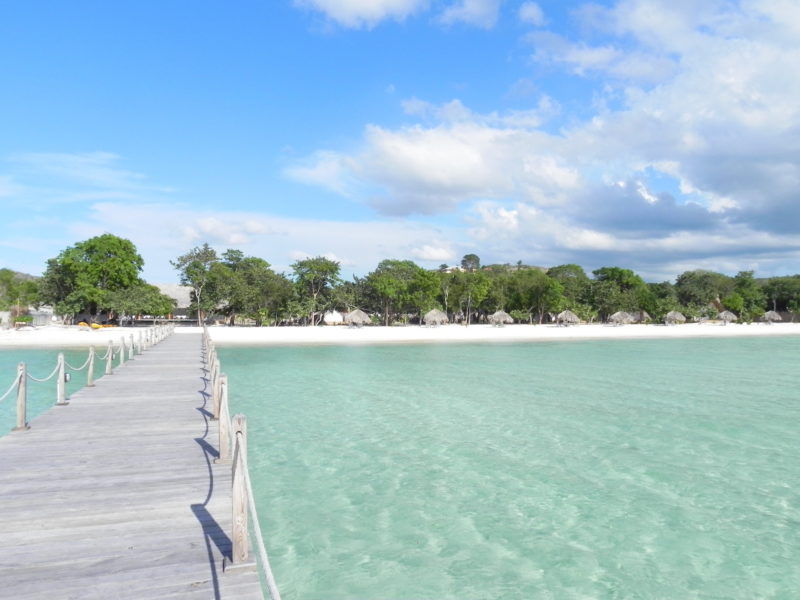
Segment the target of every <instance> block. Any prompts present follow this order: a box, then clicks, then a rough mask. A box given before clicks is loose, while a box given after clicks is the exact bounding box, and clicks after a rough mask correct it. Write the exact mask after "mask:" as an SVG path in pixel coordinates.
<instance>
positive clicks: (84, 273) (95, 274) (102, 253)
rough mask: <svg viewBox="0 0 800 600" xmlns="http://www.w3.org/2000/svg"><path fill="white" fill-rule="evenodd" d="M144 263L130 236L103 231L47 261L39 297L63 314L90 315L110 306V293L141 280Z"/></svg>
mask: <svg viewBox="0 0 800 600" xmlns="http://www.w3.org/2000/svg"><path fill="white" fill-rule="evenodd" d="M143 266H144V261H143V260H142V257H141V256H139V254H138V253H137V251H136V246H134V245H133V243H132V242H130V241H129V240H126V239H123V238H119V237H117V236H114V235H111V234H108V233H107V234H104V235H101V236H98V237H94V238H91V239H89V240H86V241H83V242H79V243H77V244H75V245H74V246H71V247H69V248H67V249H65V250H63V251H62V252H61V254H59V255H58V256H57V257H56V258H51V259H50V260H48V261H47V269H46V270H45V273H44V275H43V276H42V279H41V281H40V285H39V298H40V301H41V302H43V303H47V304H52V305H53V306H54V307H55V309H56V312H57V313H59V314H62V315H75V314H77V313H79V312H84V311H85V312H87V313H89V315H90V316H91V318H92V319H94V318H95V317H96V315H97V314H98V313H99V312H100V311H105V310H111V306H110V304H109V301H110V299H111V298H112V294H113V293H114V292H118V291H121V290H125V289H127V288H130V287H134V286H137V285H139V284H140V283H141V279H140V278H139V272H140V271H141V270H142V267H143Z"/></svg>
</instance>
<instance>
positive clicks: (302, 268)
mask: <svg viewBox="0 0 800 600" xmlns="http://www.w3.org/2000/svg"><path fill="white" fill-rule="evenodd" d="M292 271H294V281H295V284H296V285H297V289H298V293H299V299H300V301H301V303H302V304H303V305H304V307H305V310H306V314H308V317H309V318H308V324H309V325H317V324H318V323H320V322H322V316H323V314H322V311H323V310H324V308H325V301H326V299H327V296H326V295H327V294H328V293H329V292H330V290H331V288H332V287H334V286H335V285H336V284H338V283H339V281H340V280H339V263H338V262H336V261H333V260H330V259H328V258H325V257H324V256H317V257H314V258H307V259H305V260H298V261H295V262H294V263H293V264H292Z"/></svg>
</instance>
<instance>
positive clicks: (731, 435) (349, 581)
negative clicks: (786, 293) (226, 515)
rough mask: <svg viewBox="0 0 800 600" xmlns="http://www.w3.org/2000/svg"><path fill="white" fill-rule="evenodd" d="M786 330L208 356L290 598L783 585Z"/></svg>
mask: <svg viewBox="0 0 800 600" xmlns="http://www.w3.org/2000/svg"><path fill="white" fill-rule="evenodd" d="M799 345H800V339H798V338H764V339H720V340H639V341H630V342H621V341H613V342H610V341H609V342H599V341H598V342H567V343H535V344H518V345H409V346H373V347H297V348H257V349H254V348H223V349H221V350H220V355H221V359H222V364H223V366H224V370H225V372H227V373H228V374H229V376H230V379H231V384H230V388H231V400H232V403H233V410H234V411H238V412H243V413H245V414H246V415H247V416H248V428H249V449H250V461H251V468H252V470H253V476H254V480H255V481H254V483H255V486H256V495H257V502H258V505H259V507H260V516H261V518H262V521H263V523H262V525H263V530H264V534H265V536H266V539H267V540H268V549H269V552H270V558H271V561H272V565H273V569H274V570H275V574H276V577H277V580H278V583H279V585H280V588H281V592H282V595H283V597H284V598H285V600H292V599H304V600H311V599H322V598H325V599H333V600H336V599H351V598H370V599H374V600H382V599H385V600H388V599H411V598H416V599H421V598H428V599H439V600H445V599H458V600H471V599H475V600H477V599H487V600H488V599H500V598H503V599H505V598H508V599H515V598H519V599H523V598H524V599H531V598H537V599H538V598H555V599H560V598H569V599H571V598H626V599H627V598H658V599H669V598H675V599H682V600H683V599H687V598H743V599H752V598H795V597H797V593H798V590H800V568H798V565H800V488H798V485H800V444H799V443H798V441H797V429H798V420H799V418H800V402H798V390H800V385H799V384H800V375H798V370H797V367H796V356H797V350H798V346H799Z"/></svg>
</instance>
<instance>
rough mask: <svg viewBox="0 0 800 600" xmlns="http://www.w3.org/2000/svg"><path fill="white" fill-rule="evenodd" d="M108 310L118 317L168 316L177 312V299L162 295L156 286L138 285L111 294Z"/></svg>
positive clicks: (142, 283) (140, 282) (141, 283)
mask: <svg viewBox="0 0 800 600" xmlns="http://www.w3.org/2000/svg"><path fill="white" fill-rule="evenodd" d="M107 308H108V309H109V310H111V311H113V312H114V313H116V314H118V315H141V314H149V315H167V314H169V313H171V312H172V311H173V310H175V299H174V298H170V297H169V296H167V295H165V294H162V293H161V290H159V289H158V287H156V286H154V285H150V284H148V283H145V282H144V281H139V282H138V283H137V284H136V285H132V286H130V287H127V288H123V289H119V290H114V291H113V292H110V293H109V295H108V299H107Z"/></svg>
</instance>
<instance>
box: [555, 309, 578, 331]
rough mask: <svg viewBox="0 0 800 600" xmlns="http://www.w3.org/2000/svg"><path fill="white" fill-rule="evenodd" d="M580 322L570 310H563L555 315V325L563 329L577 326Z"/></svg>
mask: <svg viewBox="0 0 800 600" xmlns="http://www.w3.org/2000/svg"><path fill="white" fill-rule="evenodd" d="M580 322H581V320H580V319H579V318H578V315H576V314H575V313H574V312H572V311H571V310H564V311H561V312H560V313H558V314H557V315H556V323H557V324H559V325H563V326H564V327H568V326H570V325H577V324H578V323H580Z"/></svg>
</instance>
